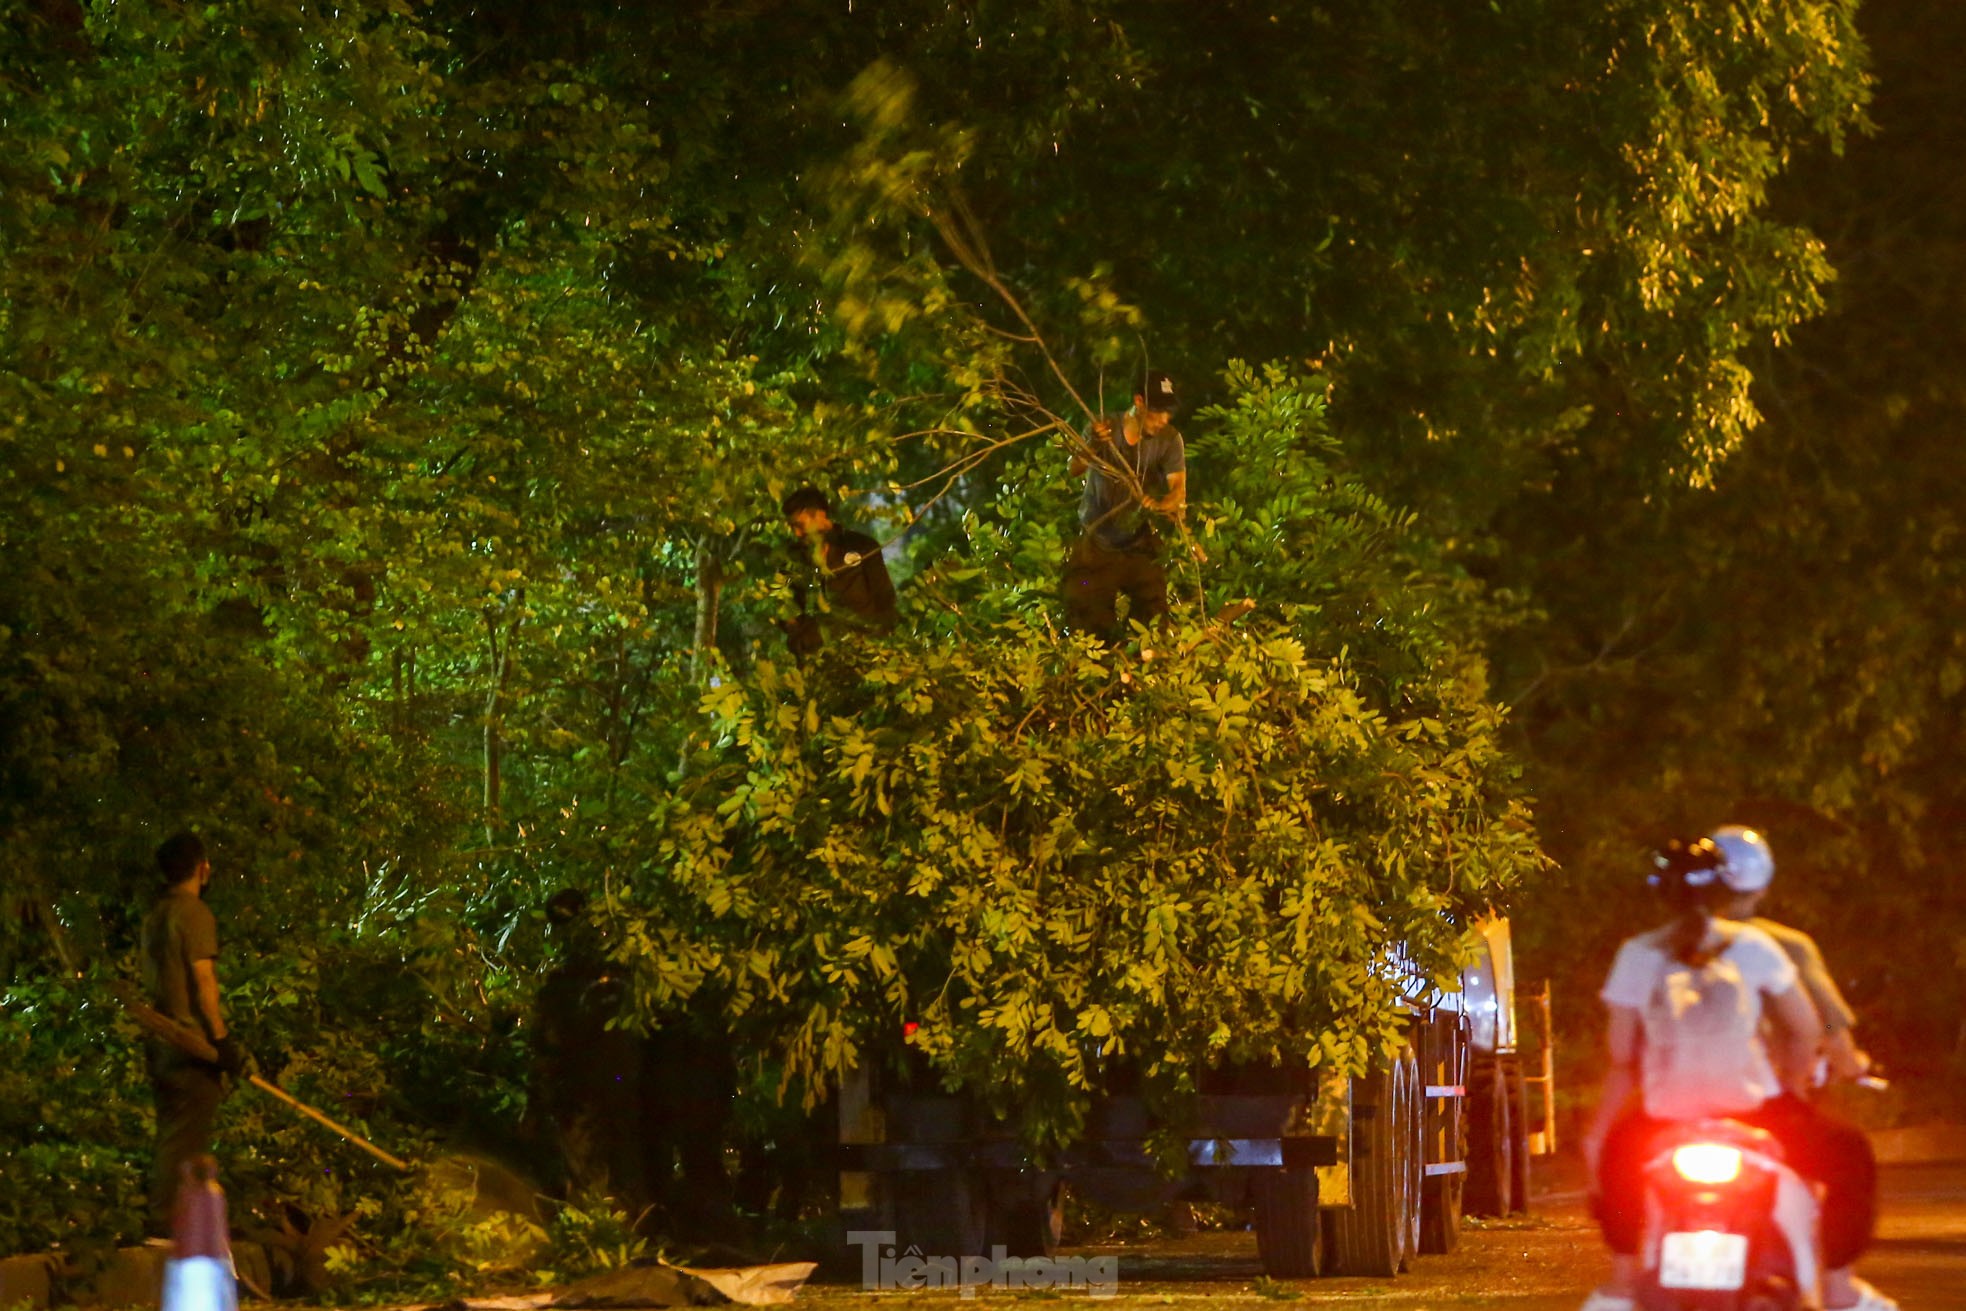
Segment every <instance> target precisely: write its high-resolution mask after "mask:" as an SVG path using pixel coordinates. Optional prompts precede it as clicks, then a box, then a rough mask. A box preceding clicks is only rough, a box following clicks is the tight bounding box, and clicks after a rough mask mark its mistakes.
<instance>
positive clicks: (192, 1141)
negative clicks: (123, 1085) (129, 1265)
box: [150, 1053, 225, 1235]
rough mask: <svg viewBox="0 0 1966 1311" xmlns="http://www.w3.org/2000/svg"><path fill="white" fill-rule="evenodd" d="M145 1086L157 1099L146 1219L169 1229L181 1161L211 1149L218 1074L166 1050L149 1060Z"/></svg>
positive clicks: (220, 1089)
mask: <svg viewBox="0 0 1966 1311" xmlns="http://www.w3.org/2000/svg"><path fill="white" fill-rule="evenodd" d="M150 1088H151V1091H152V1092H153V1093H154V1094H155V1095H156V1099H157V1154H156V1157H155V1159H154V1160H153V1161H152V1163H151V1168H150V1223H151V1226H152V1228H153V1229H154V1230H155V1231H156V1232H157V1233H158V1234H159V1235H167V1234H169V1233H170V1231H171V1210H172V1207H173V1206H174V1205H175V1203H176V1202H177V1190H178V1172H179V1170H180V1169H182V1168H183V1165H184V1163H185V1162H186V1161H188V1160H190V1159H191V1158H192V1157H194V1156H203V1155H204V1154H205V1153H206V1152H209V1151H210V1150H211V1149H212V1122H213V1121H214V1120H215V1119H217V1118H218V1104H219V1103H220V1102H221V1101H223V1100H224V1099H225V1083H224V1078H223V1076H221V1075H220V1074H219V1072H218V1071H217V1070H216V1069H214V1068H213V1067H212V1066H209V1065H206V1064H204V1063H203V1062H201V1061H193V1060H189V1059H187V1058H185V1057H182V1056H179V1055H177V1054H176V1053H171V1054H170V1055H168V1056H158V1055H155V1054H153V1055H152V1056H151V1058H150Z"/></svg>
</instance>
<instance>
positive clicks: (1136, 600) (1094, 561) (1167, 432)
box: [1064, 370, 1200, 641]
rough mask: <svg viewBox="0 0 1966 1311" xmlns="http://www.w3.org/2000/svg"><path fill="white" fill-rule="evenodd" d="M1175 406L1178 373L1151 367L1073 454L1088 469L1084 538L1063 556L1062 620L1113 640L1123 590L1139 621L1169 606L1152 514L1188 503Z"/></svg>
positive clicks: (1178, 512)
mask: <svg viewBox="0 0 1966 1311" xmlns="http://www.w3.org/2000/svg"><path fill="white" fill-rule="evenodd" d="M1174 410H1175V392H1174V380H1173V379H1171V378H1169V377H1168V376H1167V375H1166V374H1165V373H1162V372H1160V371H1159V370H1149V371H1148V373H1147V375H1146V377H1145V378H1144V379H1143V380H1142V384H1141V388H1140V390H1139V391H1137V392H1135V393H1134V394H1133V407H1132V408H1131V409H1129V410H1127V411H1126V413H1124V414H1122V415H1118V416H1112V415H1104V414H1102V415H1099V416H1098V417H1097V418H1095V419H1094V420H1093V421H1092V423H1091V424H1090V425H1089V426H1088V428H1087V430H1086V433H1085V436H1084V439H1083V443H1082V445H1081V446H1080V448H1079V450H1078V452H1077V453H1076V454H1075V455H1074V456H1073V458H1072V473H1073V475H1074V476H1077V475H1079V474H1084V475H1085V494H1084V496H1083V497H1082V498H1081V499H1080V501H1079V525H1080V529H1081V531H1080V533H1079V540H1078V542H1077V543H1076V544H1075V545H1074V546H1073V547H1072V554H1071V556H1070V557H1069V558H1068V559H1067V560H1066V562H1065V578H1064V593H1065V619H1066V622H1068V623H1069V624H1071V626H1072V627H1073V628H1076V629H1079V630H1081V631H1084V632H1088V633H1094V634H1097V635H1099V636H1101V637H1104V638H1106V639H1107V640H1109V641H1112V640H1116V639H1117V638H1118V637H1119V635H1120V623H1119V598H1120V597H1122V596H1124V597H1126V598H1127V602H1128V606H1129V617H1130V618H1132V619H1133V620H1134V621H1135V622H1137V623H1151V622H1152V621H1153V620H1155V619H1158V618H1159V617H1160V616H1161V615H1164V614H1166V613H1167V571H1166V570H1165V569H1164V568H1163V567H1162V565H1161V560H1160V534H1159V533H1157V532H1156V531H1155V530H1154V523H1153V519H1152V517H1151V515H1155V514H1158V515H1163V516H1166V517H1168V518H1171V519H1173V520H1175V521H1176V522H1177V523H1178V522H1179V521H1180V519H1181V516H1182V513H1183V511H1184V510H1185V509H1186V508H1187V502H1188V457H1187V447H1186V446H1185V445H1184V444H1183V442H1182V440H1181V433H1180V432H1179V430H1177V429H1176V428H1175V427H1174ZM1196 555H1197V557H1198V558H1199V556H1200V551H1199V549H1198V548H1197V549H1196Z"/></svg>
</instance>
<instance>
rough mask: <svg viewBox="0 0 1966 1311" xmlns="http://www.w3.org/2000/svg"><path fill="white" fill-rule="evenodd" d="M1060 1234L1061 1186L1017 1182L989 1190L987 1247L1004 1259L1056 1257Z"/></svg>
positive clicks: (1046, 1182) (1062, 1226) (1062, 1218)
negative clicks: (997, 1250) (1000, 1251)
mask: <svg viewBox="0 0 1966 1311" xmlns="http://www.w3.org/2000/svg"><path fill="white" fill-rule="evenodd" d="M1064 1234H1065V1185H1063V1184H1061V1183H1058V1182H1056V1181H1055V1180H1030V1179H1021V1180H1017V1181H1015V1182H1009V1181H1006V1182H1005V1183H1004V1184H1003V1185H1002V1186H1001V1187H996V1186H993V1187H992V1188H991V1192H990V1233H989V1245H990V1246H993V1247H1002V1248H1003V1249H1004V1254H1005V1255H1006V1256H1015V1257H1022V1258H1029V1257H1034V1256H1056V1255H1058V1244H1059V1242H1060V1241H1061V1240H1062V1239H1063V1237H1064Z"/></svg>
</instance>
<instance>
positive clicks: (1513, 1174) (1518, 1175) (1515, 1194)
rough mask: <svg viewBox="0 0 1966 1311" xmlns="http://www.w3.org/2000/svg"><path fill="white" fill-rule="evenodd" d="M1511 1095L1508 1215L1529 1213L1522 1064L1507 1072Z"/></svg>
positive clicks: (1526, 1106) (1526, 1100)
mask: <svg viewBox="0 0 1966 1311" xmlns="http://www.w3.org/2000/svg"><path fill="white" fill-rule="evenodd" d="M1506 1075H1507V1079H1508V1083H1507V1087H1508V1092H1509V1214H1510V1215H1528V1214H1529V1090H1528V1089H1527V1088H1525V1087H1524V1086H1523V1083H1522V1062H1521V1061H1519V1060H1512V1061H1510V1062H1509V1064H1508V1068H1507V1070H1506Z"/></svg>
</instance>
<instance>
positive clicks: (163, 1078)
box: [142, 833, 252, 1237]
mask: <svg viewBox="0 0 1966 1311" xmlns="http://www.w3.org/2000/svg"><path fill="white" fill-rule="evenodd" d="M157 868H158V871H159V873H160V874H162V876H163V879H164V891H163V895H162V896H160V897H158V898H157V901H156V904H155V905H153V906H152V907H151V908H150V913H149V915H148V916H146V917H145V919H144V921H143V939H142V942H143V950H142V956H143V985H144V991H145V992H147V993H148V994H149V998H150V1004H151V1005H152V1006H154V1007H155V1008H156V1009H157V1010H158V1011H160V1012H162V1013H163V1014H164V1015H165V1016H167V1017H168V1018H169V1019H171V1020H172V1021H174V1022H175V1023H177V1024H180V1025H182V1026H183V1027H184V1028H185V1029H186V1030H187V1031H188V1032H190V1033H192V1034H193V1035H195V1036H196V1037H198V1038H200V1039H202V1040H204V1041H206V1042H209V1043H211V1045H212V1046H213V1047H214V1048H215V1049H216V1050H217V1052H218V1063H217V1064H212V1063H211V1062H208V1061H201V1060H199V1059H198V1058H197V1057H195V1056H188V1055H186V1054H185V1053H184V1052H181V1051H179V1050H178V1049H177V1048H176V1047H173V1046H171V1045H170V1044H169V1043H167V1042H164V1041H162V1040H160V1039H157V1038H152V1039H150V1040H149V1042H148V1043H147V1044H146V1047H147V1052H146V1055H147V1057H148V1062H149V1070H150V1088H151V1092H152V1094H153V1095H154V1096H155V1098H156V1104H157V1151H156V1157H155V1159H154V1161H153V1162H152V1165H151V1171H150V1224H151V1227H152V1230H153V1232H154V1233H155V1234H156V1235H157V1236H159V1237H162V1236H165V1235H168V1234H169V1233H170V1225H171V1212H172V1207H173V1205H174V1204H175V1202H176V1198H177V1184H178V1174H179V1171H180V1170H181V1169H182V1168H183V1166H184V1163H185V1162H187V1161H189V1160H191V1159H193V1158H194V1157H199V1156H203V1155H204V1154H205V1153H206V1152H208V1151H209V1150H210V1147H211V1137H212V1122H213V1121H214V1120H215V1119H216V1118H217V1116H218V1106H219V1103H220V1102H221V1101H223V1100H224V1098H225V1077H224V1076H226V1075H231V1076H232V1077H233V1078H239V1077H241V1076H242V1075H244V1073H245V1072H246V1071H247V1069H248V1068H249V1067H250V1064H251V1059H252V1058H251V1057H250V1056H249V1055H248V1054H247V1052H246V1049H245V1047H244V1046H243V1045H242V1044H241V1043H240V1041H239V1039H238V1038H237V1036H235V1035H234V1034H233V1033H232V1031H231V1030H230V1029H229V1028H227V1026H226V1023H225V1013H224V1010H223V1008H221V1006H220V1005H219V990H218V966H217V961H218V920H217V919H216V918H215V917H214V916H213V915H212V912H211V908H210V907H208V906H207V905H205V902H204V892H205V889H206V888H207V887H209V886H210V885H211V881H212V862H211V861H210V860H209V859H207V858H206V855H205V844H204V842H202V841H201V840H200V839H199V838H198V836H197V834H195V833H177V834H173V835H172V836H171V837H169V838H167V839H165V840H164V842H163V844H162V845H161V846H159V847H158V848H157Z"/></svg>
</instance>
